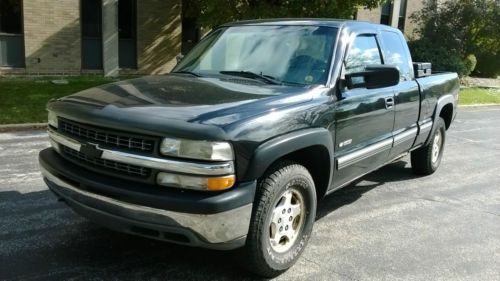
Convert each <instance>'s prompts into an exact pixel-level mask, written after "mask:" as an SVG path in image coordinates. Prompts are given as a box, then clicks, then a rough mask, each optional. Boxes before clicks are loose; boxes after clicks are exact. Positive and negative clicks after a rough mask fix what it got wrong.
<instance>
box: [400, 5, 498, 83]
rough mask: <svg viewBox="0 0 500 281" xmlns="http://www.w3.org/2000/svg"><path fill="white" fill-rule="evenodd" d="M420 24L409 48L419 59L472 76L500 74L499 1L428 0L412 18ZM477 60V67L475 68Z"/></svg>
mask: <svg viewBox="0 0 500 281" xmlns="http://www.w3.org/2000/svg"><path fill="white" fill-rule="evenodd" d="M411 18H412V20H413V21H414V22H416V23H417V24H418V26H419V27H418V28H417V29H416V33H415V34H416V36H417V38H418V39H416V40H414V41H413V42H412V43H411V44H410V46H411V48H412V51H413V57H414V59H416V60H423V61H431V62H432V63H433V68H434V69H436V70H453V71H457V72H459V74H461V75H462V76H463V75H469V74H470V73H471V72H472V71H473V70H474V67H475V74H477V75H481V76H493V77H494V76H497V75H499V74H500V32H499V30H500V2H499V1H498V0H447V1H436V0H426V1H425V4H424V8H423V9H422V10H420V11H419V12H417V13H415V14H413V15H412V16H411ZM476 58H477V65H476Z"/></svg>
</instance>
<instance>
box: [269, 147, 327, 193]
mask: <svg viewBox="0 0 500 281" xmlns="http://www.w3.org/2000/svg"><path fill="white" fill-rule="evenodd" d="M329 155H330V154H329V152H328V149H326V148H325V147H324V146H321V145H315V146H310V147H306V148H303V149H300V150H297V151H294V152H291V153H289V154H287V155H284V156H283V157H281V158H280V159H278V160H276V161H275V163H276V162H279V161H281V160H290V161H293V162H296V163H298V164H301V165H302V166H304V167H306V169H307V170H308V171H309V173H311V176H312V178H313V180H314V185H315V186H316V195H317V196H318V200H319V199H320V198H322V197H323V196H324V195H325V193H326V190H327V188H328V184H329V181H330V171H331V169H330V167H331V163H330V156H329Z"/></svg>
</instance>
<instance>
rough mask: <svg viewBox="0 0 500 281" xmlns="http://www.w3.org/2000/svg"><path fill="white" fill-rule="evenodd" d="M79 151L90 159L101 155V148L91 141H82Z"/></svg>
mask: <svg viewBox="0 0 500 281" xmlns="http://www.w3.org/2000/svg"><path fill="white" fill-rule="evenodd" d="M80 152H81V153H83V154H85V156H87V157H88V158H90V159H96V158H101V155H102V150H100V149H98V148H97V145H96V144H92V143H82V145H81V146H80Z"/></svg>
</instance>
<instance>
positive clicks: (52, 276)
mask: <svg viewBox="0 0 500 281" xmlns="http://www.w3.org/2000/svg"><path fill="white" fill-rule="evenodd" d="M48 145H49V144H48V141H47V136H46V134H45V133H44V132H43V131H23V132H12V133H2V134H0V280H62V279H73V280H87V279H92V280H102V279H104V280H108V279H115V280H117V279H119V280H121V279H125V280H151V279H153V280H159V279H160V280H164V279H168V280H236V279H252V278H253V277H252V276H251V275H249V274H248V273H247V272H245V271H244V270H242V269H240V268H239V267H238V266H237V264H236V262H235V254H234V253H232V252H218V251H210V250H203V249H197V248H190V247H185V246H176V245H172V244H168V243H165V242H159V241H153V240H149V239H145V238H140V237H135V236H131V235H127V234H121V233H116V232H113V231H110V230H107V229H106V228H103V227H101V226H98V225H95V224H93V223H91V222H89V221H88V220H86V219H83V218H81V217H79V216H78V215H76V214H75V213H73V212H72V211H71V210H70V209H69V208H67V207H66V206H65V205H64V204H63V203H60V202H57V201H56V199H55V197H54V196H53V195H52V194H51V192H50V191H48V189H47V187H46V186H45V184H44V183H43V182H42V179H41V176H40V173H39V171H38V162H37V154H38V152H39V151H40V150H41V149H43V148H45V147H48ZM277 279H278V280H398V279H399V280H401V279H404V280H500V107H499V106H492V107H467V108H460V110H459V113H458V117H457V119H456V120H455V122H454V123H453V125H452V127H451V128H450V130H449V131H448V134H447V140H446V147H445V152H444V158H443V162H442V163H441V167H440V168H439V170H438V171H437V172H436V173H435V174H434V175H431V176H427V177H417V176H415V175H413V174H412V172H411V168H410V165H409V158H408V157H406V158H404V159H402V160H401V161H398V162H395V163H393V164H390V165H388V166H386V167H384V168H382V169H380V170H378V171H376V172H373V173H371V174H369V175H367V176H365V177H364V178H363V179H362V180H361V181H359V182H357V183H355V184H351V185H350V186H348V187H346V188H344V189H342V190H339V191H337V192H335V193H333V194H332V195H330V196H328V197H326V198H325V199H324V200H323V201H322V202H321V203H320V206H319V209H318V215H317V221H316V224H315V227H314V230H313V235H312V237H311V240H310V242H309V245H308V246H307V248H306V250H305V252H304V255H303V256H302V257H301V258H300V260H299V261H298V262H297V264H296V265H295V266H294V267H293V268H291V269H290V270H289V271H287V272H286V273H284V274H283V275H281V276H280V277H278V278H277Z"/></svg>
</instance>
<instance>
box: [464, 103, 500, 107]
mask: <svg viewBox="0 0 500 281" xmlns="http://www.w3.org/2000/svg"><path fill="white" fill-rule="evenodd" d="M483 106H485V107H486V106H500V104H498V103H483V104H481V103H479V104H459V105H458V107H483Z"/></svg>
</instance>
